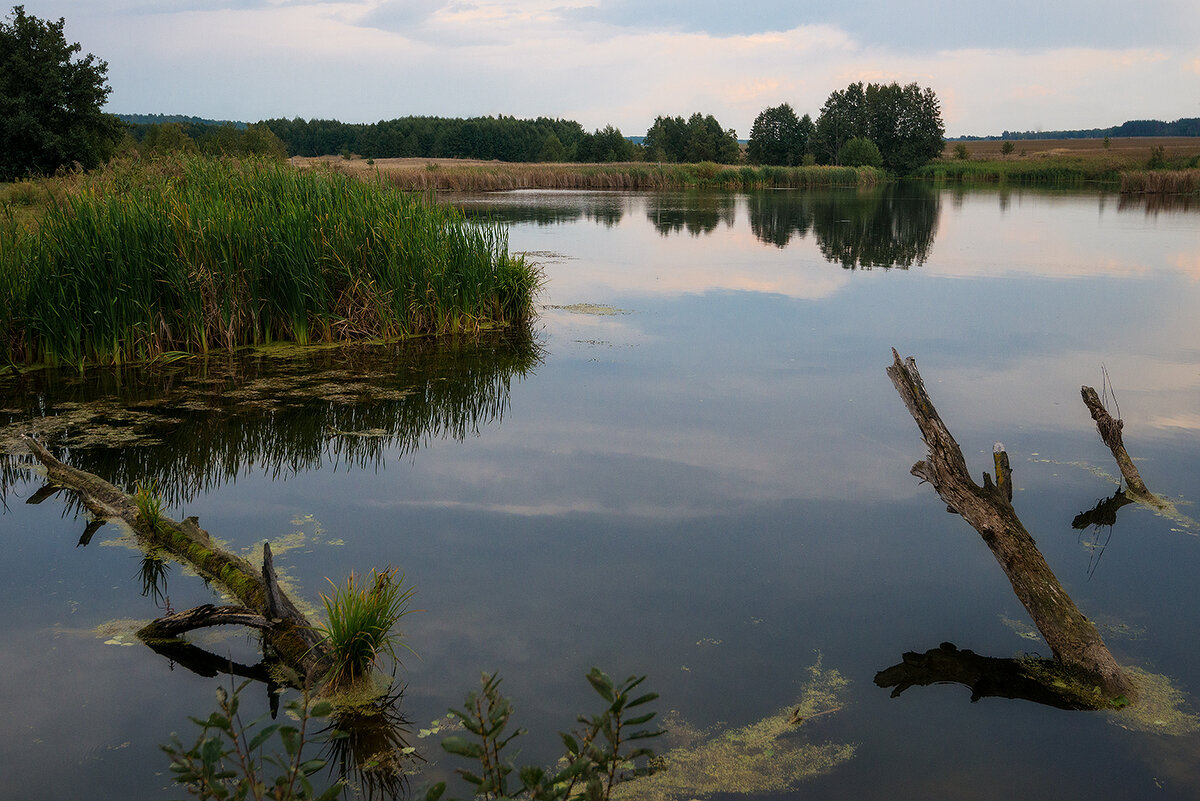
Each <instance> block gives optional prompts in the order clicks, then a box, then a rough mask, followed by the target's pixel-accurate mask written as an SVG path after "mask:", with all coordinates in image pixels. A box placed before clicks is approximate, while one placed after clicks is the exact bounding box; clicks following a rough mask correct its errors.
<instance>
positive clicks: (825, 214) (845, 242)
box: [813, 183, 940, 270]
mask: <svg viewBox="0 0 1200 801" xmlns="http://www.w3.org/2000/svg"><path fill="white" fill-rule="evenodd" d="M939 211H940V206H939V202H938V196H937V194H936V193H935V192H934V191H933V190H931V189H929V188H928V187H924V186H921V185H920V184H915V183H898V184H891V185H888V186H885V187H883V188H882V189H879V190H875V191H871V192H861V193H855V194H852V195H849V194H848V195H830V196H829V198H828V200H827V201H826V202H822V203H818V204H816V205H815V207H814V209H813V231H814V232H815V233H816V237H817V247H818V248H820V250H821V255H823V256H824V257H825V258H826V259H827V260H829V261H831V262H835V263H838V264H841V265H842V266H843V267H845V268H847V269H849V270H853V269H856V268H861V269H864V270H870V269H872V268H874V267H882V268H884V269H887V268H890V267H901V268H904V269H907V268H909V267H911V266H912V265H914V264H916V265H921V264H924V263H925V260H926V259H927V258H929V249H930V248H931V247H932V246H933V238H934V235H935V234H936V233H937V222H938V213H939Z"/></svg>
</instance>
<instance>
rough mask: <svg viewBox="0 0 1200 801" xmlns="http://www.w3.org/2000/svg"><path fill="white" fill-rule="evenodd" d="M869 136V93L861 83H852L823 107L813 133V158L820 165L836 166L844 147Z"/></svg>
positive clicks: (831, 97)
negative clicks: (839, 153)
mask: <svg viewBox="0 0 1200 801" xmlns="http://www.w3.org/2000/svg"><path fill="white" fill-rule="evenodd" d="M867 135H868V130H867V96H866V92H865V91H864V90H863V85H862V84H861V83H852V84H850V85H849V86H847V87H846V88H845V89H841V90H837V91H835V92H833V93H832V94H830V95H829V97H828V98H827V99H826V100H825V105H824V106H822V107H821V114H820V116H819V117H817V124H816V130H815V131H814V132H813V140H812V151H813V155H814V156H816V159H817V162H818V163H819V164H837V156H838V152H839V151H841V149H842V145H844V144H846V142H848V141H849V140H851V139H853V138H854V137H856V136H867Z"/></svg>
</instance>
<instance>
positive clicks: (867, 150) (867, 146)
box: [838, 136, 883, 167]
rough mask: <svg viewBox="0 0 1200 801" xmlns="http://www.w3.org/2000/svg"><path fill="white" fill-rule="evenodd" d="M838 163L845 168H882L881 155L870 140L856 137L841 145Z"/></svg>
mask: <svg viewBox="0 0 1200 801" xmlns="http://www.w3.org/2000/svg"><path fill="white" fill-rule="evenodd" d="M838 162H839V163H840V164H844V165H845V166H847V167H882V166H883V155H882V154H881V153H880V152H879V147H878V146H877V145H876V144H875V143H874V142H872V141H871V140H870V139H867V138H866V137H862V136H856V137H854V138H853V139H850V140H848V141H847V142H846V144H844V145H842V149H841V150H839V151H838Z"/></svg>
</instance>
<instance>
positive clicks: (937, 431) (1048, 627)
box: [887, 349, 1135, 699]
mask: <svg viewBox="0 0 1200 801" xmlns="http://www.w3.org/2000/svg"><path fill="white" fill-rule="evenodd" d="M892 356H893V363H892V366H891V367H889V368H887V373H888V376H889V377H890V378H891V380H892V384H894V385H895V387H896V391H897V392H898V393H899V394H900V398H901V399H902V400H903V401H904V405H905V406H906V407H907V408H908V411H909V413H910V414H912V416H913V419H914V420H915V421H916V423H917V426H918V427H919V428H920V429H921V436H922V438H923V439H924V440H925V444H926V446H927V448H928V451H929V453H928V457H927V458H926V459H925V460H924V461H920V462H917V463H916V464H915V465H913V467H912V473H913V475H915V476H917V477H918V478H921V479H923V480H925V481H928V482H929V483H930V484H932V485H933V488H934V490H935V491H936V492H937V494H938V496H939V497H941V499H942V500H943V501H945V502H946V505H947V506H948V507H950V508H951V509H953V510H954V511H956V512H957V513H958V514H960V515H961V516H962V517H963V519H965V520H966V521H967V522H968V523H970V524H971V527H972V528H974V529H975V530H976V531H977V532H979V535H980V536H981V537H983V541H984V542H985V543H986V544H987V546H988V548H990V549H991V551H992V555H993V556H995V557H996V561H998V562H999V563H1000V567H1001V569H1003V570H1004V574H1005V575H1006V576H1007V577H1008V580H1009V583H1010V584H1011V585H1012V589H1013V592H1014V593H1015V594H1016V596H1017V599H1018V600H1020V602H1021V604H1022V605H1023V606H1024V607H1025V610H1026V611H1027V612H1028V613H1029V616H1030V617H1031V618H1032V619H1033V622H1034V625H1036V626H1037V628H1038V631H1039V632H1041V634H1042V637H1044V638H1045V640H1046V644H1047V645H1049V646H1050V651H1051V653H1052V654H1053V656H1054V658H1055V659H1056V660H1058V661H1059V662H1061V663H1062V664H1064V665H1066V666H1068V667H1070V668H1073V669H1077V670H1080V671H1082V672H1083V673H1084V674H1086V675H1087V676H1090V677H1092V678H1093V679H1094V680H1095V682H1096V683H1097V684H1098V686H1099V687H1100V688H1101V690H1102V692H1103V693H1104V695H1105V696H1106V697H1108V698H1116V697H1117V696H1121V695H1124V696H1125V697H1126V698H1129V699H1132V698H1133V697H1134V694H1135V691H1134V687H1133V685H1132V684H1131V683H1130V681H1129V679H1128V677H1127V676H1126V675H1125V673H1124V672H1123V671H1122V670H1121V667H1120V665H1118V664H1117V661H1116V659H1114V658H1113V656H1112V653H1111V652H1109V650H1108V647H1107V646H1106V645H1105V644H1104V640H1103V639H1102V638H1101V637H1100V633H1099V632H1098V631H1097V630H1096V627H1095V625H1093V624H1092V622H1091V621H1089V620H1088V619H1087V618H1086V617H1084V616H1083V614H1082V613H1081V612H1080V611H1079V609H1078V607H1076V606H1075V602H1074V601H1072V600H1071V598H1070V596H1069V595H1067V593H1066V590H1064V589H1063V587H1062V584H1060V583H1059V581H1058V578H1057V577H1055V575H1054V572H1053V571H1052V570H1051V569H1050V566H1049V565H1047V564H1046V560H1045V558H1043V557H1042V554H1041V552H1040V551H1039V550H1038V548H1037V545H1036V544H1035V543H1034V541H1033V537H1032V536H1030V534H1029V532H1028V531H1026V530H1025V526H1024V525H1022V523H1021V521H1020V519H1019V518H1018V517H1017V513H1016V511H1015V510H1014V509H1013V507H1012V503H1010V502H1009V498H1008V495H1007V492H1006V489H1005V487H1004V485H1005V484H1007V485H1009V486H1011V481H1012V478H1011V474H1010V473H1011V471H1007V472H1008V473H1009V474H1008V475H1003V477H1002V478H1001V482H1000V486H997V484H996V483H993V481H992V478H991V476H989V475H988V474H987V473H984V474H983V486H979V485H978V484H976V483H975V482H974V481H972V480H971V477H970V474H969V473H968V470H967V462H966V459H965V458H963V454H962V449H961V448H959V446H958V442H956V441H955V439H954V437H953V436H952V435H951V434H950V430H949V429H948V428H947V427H946V424H945V423H944V422H942V419H941V417H939V416H938V413H937V409H936V408H934V405H933V401H931V400H930V398H929V395H928V393H927V392H926V391H925V384H924V382H923V381H922V380H921V374H920V373H919V372H918V371H917V363H916V360H914V359H913V358H912V357H909V358H907V359H905V360H903V361H902V360H901V359H900V354H899V353H897V352H896V350H895V349H893V350H892ZM1005 461H1007V460H1005ZM997 463H998V464H999V460H997Z"/></svg>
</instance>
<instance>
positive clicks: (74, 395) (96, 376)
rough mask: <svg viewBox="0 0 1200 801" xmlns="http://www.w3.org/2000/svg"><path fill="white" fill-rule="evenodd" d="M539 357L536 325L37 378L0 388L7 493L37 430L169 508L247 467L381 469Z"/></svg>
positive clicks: (463, 420) (504, 392)
mask: <svg viewBox="0 0 1200 801" xmlns="http://www.w3.org/2000/svg"><path fill="white" fill-rule="evenodd" d="M538 360H539V353H538V348H537V345H536V343H535V342H534V340H533V338H532V335H531V334H530V332H529V331H528V330H525V331H523V332H521V333H516V334H504V335H491V336H486V337H481V338H479V339H478V340H471V341H464V342H457V343H445V342H435V341H418V342H409V343H404V344H397V345H388V346H347V347H343V348H336V349H303V348H287V349H284V350H280V351H278V352H275V353H274V354H272V352H270V351H265V352H263V353H259V354H255V355H248V356H233V357H213V358H208V359H195V360H187V361H183V362H178V363H176V364H173V365H168V366H165V367H159V368H155V369H140V370H139V369H118V368H108V369H105V368H95V369H92V370H89V371H88V372H87V373H86V374H85V375H83V376H80V375H79V374H77V373H70V372H65V371H44V372H40V373H30V374H29V375H27V376H25V377H24V379H22V380H21V381H19V382H17V381H5V382H3V383H0V451H7V453H8V454H18V456H12V455H8V456H5V457H3V458H2V459H0V463H2V464H3V474H2V475H0V478H3V479H4V481H5V482H6V483H5V485H4V486H7V485H8V482H10V481H11V480H12V479H14V478H16V477H17V476H18V475H19V471H18V470H17V465H18V460H20V459H23V458H24V457H23V455H21V454H23V451H24V448H23V446H22V445H21V444H20V442H19V440H18V437H19V435H20V434H21V433H24V432H27V431H32V432H34V433H35V434H36V435H37V436H38V437H39V438H40V439H42V440H43V441H44V442H47V443H48V444H50V445H52V446H55V447H56V448H57V449H58V450H59V451H60V452H61V454H62V458H64V460H65V461H67V462H68V463H69V464H71V465H72V466H75V467H79V468H81V469H83V470H87V471H89V472H92V473H96V474H98V475H100V476H103V477H104V478H106V479H108V480H109V481H111V482H112V483H114V484H116V485H118V486H122V487H128V488H133V487H134V486H135V485H137V484H138V483H141V484H144V485H147V486H149V485H151V484H153V485H155V486H156V488H157V492H158V493H159V495H160V496H161V497H162V498H163V500H164V501H165V502H166V503H167V504H169V505H178V504H180V503H183V502H186V501H188V500H190V499H192V498H193V497H195V495H196V494H197V493H199V492H202V491H204V490H206V489H209V488H212V487H215V486H219V485H221V484H223V483H225V482H228V481H232V480H234V479H236V478H237V477H238V476H239V475H241V474H244V473H246V472H248V471H249V470H251V469H256V470H262V471H264V472H265V473H266V474H267V475H269V476H272V477H281V476H286V475H288V474H290V473H296V472H300V471H303V470H309V469H313V468H315V467H318V466H320V465H323V464H330V465H333V466H335V467H340V466H347V467H350V466H354V467H375V466H379V465H381V464H382V463H383V460H384V457H385V455H386V454H388V453H395V452H399V453H401V454H404V453H409V452H411V451H414V450H416V449H417V448H419V447H420V446H421V445H422V444H424V443H426V442H428V441H429V440H431V439H436V438H454V439H463V438H465V437H467V436H468V435H471V434H477V433H478V432H479V429H480V427H481V426H483V425H486V424H488V423H491V422H493V421H497V420H499V419H500V418H501V417H502V416H503V414H504V412H505V410H506V409H507V408H508V401H509V385H510V382H511V381H512V379H513V378H514V377H521V376H524V375H525V374H526V373H527V372H528V371H529V370H530V369H532V368H533V367H534V366H535V365H536V364H537V362H538Z"/></svg>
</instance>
